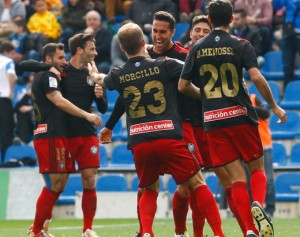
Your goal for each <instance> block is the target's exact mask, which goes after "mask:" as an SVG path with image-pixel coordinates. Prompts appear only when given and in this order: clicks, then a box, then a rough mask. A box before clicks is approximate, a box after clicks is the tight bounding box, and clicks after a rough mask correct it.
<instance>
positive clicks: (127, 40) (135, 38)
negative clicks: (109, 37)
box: [118, 23, 144, 55]
mask: <svg viewBox="0 0 300 237" xmlns="http://www.w3.org/2000/svg"><path fill="white" fill-rule="evenodd" d="M143 39H144V36H143V31H142V29H141V28H140V27H139V26H138V25H137V24H135V23H127V24H125V25H124V26H122V27H121V28H120V29H119V31H118V40H119V43H120V44H121V45H122V47H123V48H124V50H125V52H126V53H127V54H128V55H135V54H137V53H138V52H139V51H140V50H141V47H142V42H143Z"/></svg>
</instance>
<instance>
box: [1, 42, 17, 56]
mask: <svg viewBox="0 0 300 237" xmlns="http://www.w3.org/2000/svg"><path fill="white" fill-rule="evenodd" d="M14 49H15V46H14V45H13V44H12V43H11V42H10V41H3V42H1V43H0V53H4V52H7V53H9V52H11V51H13V50H14Z"/></svg>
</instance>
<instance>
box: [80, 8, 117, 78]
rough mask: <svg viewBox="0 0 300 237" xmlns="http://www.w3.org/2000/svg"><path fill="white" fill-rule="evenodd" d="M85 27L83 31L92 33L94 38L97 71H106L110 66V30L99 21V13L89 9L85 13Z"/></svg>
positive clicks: (111, 36)
mask: <svg viewBox="0 0 300 237" xmlns="http://www.w3.org/2000/svg"><path fill="white" fill-rule="evenodd" d="M85 20H86V28H85V29H84V31H83V32H84V33H88V34H92V35H93V36H94V38H95V40H96V43H95V44H96V50H97V53H98V55H97V56H96V57H95V62H96V64H97V67H98V69H99V71H101V72H103V73H108V72H109V70H110V67H111V62H110V46H111V41H112V38H113V34H112V32H111V30H109V29H108V28H107V27H105V26H104V25H103V24H102V21H101V15H100V14H99V13H98V12H97V11H95V10H91V11H89V12H88V13H87V14H86V18H85Z"/></svg>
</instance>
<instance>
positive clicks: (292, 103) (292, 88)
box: [280, 81, 300, 109]
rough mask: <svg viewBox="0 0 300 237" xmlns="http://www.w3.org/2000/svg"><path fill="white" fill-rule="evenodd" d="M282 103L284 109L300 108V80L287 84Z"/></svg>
mask: <svg viewBox="0 0 300 237" xmlns="http://www.w3.org/2000/svg"><path fill="white" fill-rule="evenodd" d="M280 105H281V107H282V108H283V109H300V81H291V82H289V83H288V84H287V86H286V88H285V92H284V95H283V99H282V101H281V103H280Z"/></svg>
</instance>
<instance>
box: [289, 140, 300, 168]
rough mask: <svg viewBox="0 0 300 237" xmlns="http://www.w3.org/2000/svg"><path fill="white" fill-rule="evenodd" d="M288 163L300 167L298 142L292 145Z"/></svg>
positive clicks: (299, 144)
mask: <svg viewBox="0 0 300 237" xmlns="http://www.w3.org/2000/svg"><path fill="white" fill-rule="evenodd" d="M288 164H289V165H297V166H299V167H300V143H295V144H294V145H293V146H292V149H291V155H290V159H289V162H288Z"/></svg>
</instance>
